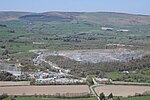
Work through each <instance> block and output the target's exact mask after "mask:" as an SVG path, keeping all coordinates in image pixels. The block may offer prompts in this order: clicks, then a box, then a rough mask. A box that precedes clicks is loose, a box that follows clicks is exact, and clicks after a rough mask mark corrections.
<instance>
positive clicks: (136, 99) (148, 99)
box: [4, 96, 150, 100]
mask: <svg viewBox="0 0 150 100" xmlns="http://www.w3.org/2000/svg"><path fill="white" fill-rule="evenodd" d="M4 100H10V98H6V99H4ZM15 100H97V99H96V98H75V99H61V98H37V97H17V98H16V99H15ZM120 100H150V96H141V97H130V98H120Z"/></svg>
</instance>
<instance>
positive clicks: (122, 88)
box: [95, 85, 150, 97]
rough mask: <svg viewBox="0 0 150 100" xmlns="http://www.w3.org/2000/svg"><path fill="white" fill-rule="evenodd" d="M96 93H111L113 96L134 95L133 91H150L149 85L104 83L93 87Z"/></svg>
mask: <svg viewBox="0 0 150 100" xmlns="http://www.w3.org/2000/svg"><path fill="white" fill-rule="evenodd" d="M95 91H96V93H97V94H100V93H102V92H103V93H104V94H105V95H106V96H108V95H109V94H110V93H113V95H114V96H123V97H127V96H134V95H135V93H143V92H145V91H150V86H129V85H128V86H127V85H104V86H99V87H96V88H95Z"/></svg>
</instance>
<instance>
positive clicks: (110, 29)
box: [101, 27, 113, 31]
mask: <svg viewBox="0 0 150 100" xmlns="http://www.w3.org/2000/svg"><path fill="white" fill-rule="evenodd" d="M101 29H102V30H104V31H112V30H113V28H111V27H102V28H101Z"/></svg>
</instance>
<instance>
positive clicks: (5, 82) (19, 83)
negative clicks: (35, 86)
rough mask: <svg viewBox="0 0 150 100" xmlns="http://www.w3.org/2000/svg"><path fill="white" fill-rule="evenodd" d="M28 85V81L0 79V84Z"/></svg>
mask: <svg viewBox="0 0 150 100" xmlns="http://www.w3.org/2000/svg"><path fill="white" fill-rule="evenodd" d="M25 85H30V81H16V82H14V81H0V87H1V86H25Z"/></svg>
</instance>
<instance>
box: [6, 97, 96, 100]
mask: <svg viewBox="0 0 150 100" xmlns="http://www.w3.org/2000/svg"><path fill="white" fill-rule="evenodd" d="M5 100H10V99H9V98H7V99H5ZM15 100H97V99H96V98H76V99H60V98H37V97H18V98H15Z"/></svg>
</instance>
